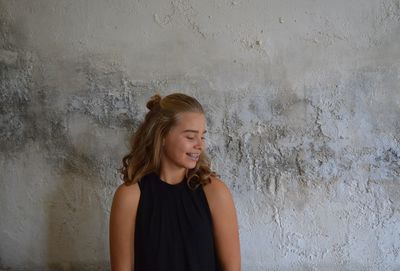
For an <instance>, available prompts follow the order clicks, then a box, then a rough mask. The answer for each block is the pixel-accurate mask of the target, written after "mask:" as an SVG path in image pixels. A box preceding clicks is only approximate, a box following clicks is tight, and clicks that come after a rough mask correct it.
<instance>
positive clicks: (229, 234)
mask: <svg viewBox="0 0 400 271" xmlns="http://www.w3.org/2000/svg"><path fill="white" fill-rule="evenodd" d="M204 192H205V194H206V197H207V201H208V205H209V207H210V211H211V215H212V220H213V228H214V238H215V243H216V249H217V255H218V258H219V261H220V264H221V267H222V269H223V270H224V271H240V265H241V261H240V241H239V230H238V223H237V216H236V209H235V205H234V202H233V199H232V195H231V193H230V191H229V189H228V187H227V186H226V185H225V184H224V183H223V182H222V181H221V180H219V179H217V178H212V181H211V183H210V184H207V185H206V186H204Z"/></svg>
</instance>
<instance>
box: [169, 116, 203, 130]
mask: <svg viewBox="0 0 400 271" xmlns="http://www.w3.org/2000/svg"><path fill="white" fill-rule="evenodd" d="M205 126H206V119H205V116H204V114H203V113H195V112H183V113H179V114H178V116H177V122H176V125H175V127H176V128H177V129H179V130H187V129H189V130H204V129H205Z"/></svg>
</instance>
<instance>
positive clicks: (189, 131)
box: [182, 129, 207, 134]
mask: <svg viewBox="0 0 400 271" xmlns="http://www.w3.org/2000/svg"><path fill="white" fill-rule="evenodd" d="M182 133H196V134H198V133H199V131H197V130H190V129H186V130H185V131H183V132H182ZM205 133H207V131H206V130H205V131H204V132H203V134H205Z"/></svg>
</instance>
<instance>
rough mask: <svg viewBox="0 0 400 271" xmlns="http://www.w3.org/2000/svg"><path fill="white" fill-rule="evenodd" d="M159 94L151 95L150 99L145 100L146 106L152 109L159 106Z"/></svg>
mask: <svg viewBox="0 0 400 271" xmlns="http://www.w3.org/2000/svg"><path fill="white" fill-rule="evenodd" d="M160 102H161V96H160V95H159V94H156V95H153V96H151V97H150V100H149V101H148V102H147V104H146V107H147V108H148V109H149V110H152V109H153V108H154V107H156V106H160Z"/></svg>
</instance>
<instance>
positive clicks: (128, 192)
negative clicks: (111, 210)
mask: <svg viewBox="0 0 400 271" xmlns="http://www.w3.org/2000/svg"><path fill="white" fill-rule="evenodd" d="M139 198H140V188H139V185H138V184H137V183H135V184H131V185H126V184H124V183H123V184H121V185H119V186H118V187H117V189H116V190H115V193H114V198H113V206H114V207H118V209H120V208H122V209H125V208H127V209H130V210H132V209H134V208H135V207H136V205H137V203H138V202H139Z"/></svg>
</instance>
